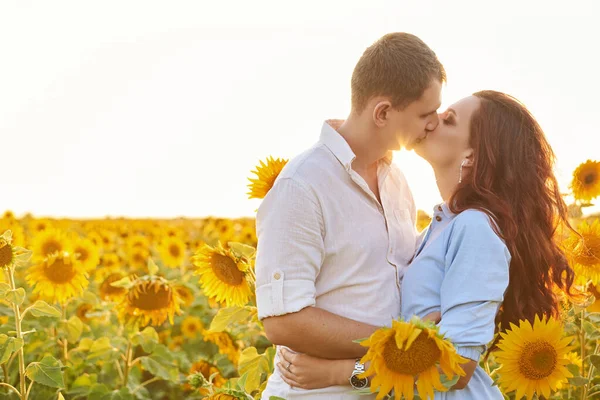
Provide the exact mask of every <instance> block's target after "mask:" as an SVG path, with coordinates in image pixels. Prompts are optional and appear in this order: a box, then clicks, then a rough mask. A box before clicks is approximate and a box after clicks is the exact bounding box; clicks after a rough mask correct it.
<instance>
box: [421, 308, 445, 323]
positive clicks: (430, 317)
mask: <svg viewBox="0 0 600 400" xmlns="http://www.w3.org/2000/svg"><path fill="white" fill-rule="evenodd" d="M441 320H442V313H441V312H439V311H434V312H432V313H429V314H427V315H426V316H425V317H423V321H433V322H434V323H435V324H436V325H437V324H439V323H440V321H441Z"/></svg>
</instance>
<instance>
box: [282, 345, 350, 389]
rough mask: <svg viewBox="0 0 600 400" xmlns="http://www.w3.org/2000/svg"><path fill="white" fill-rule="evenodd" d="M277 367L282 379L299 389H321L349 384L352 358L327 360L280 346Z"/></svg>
mask: <svg viewBox="0 0 600 400" xmlns="http://www.w3.org/2000/svg"><path fill="white" fill-rule="evenodd" d="M279 356H280V358H281V361H280V362H279V363H278V364H277V368H278V369H279V372H280V373H281V377H282V379H283V380H284V381H285V382H286V383H287V384H288V385H290V386H292V387H295V388H300V389H321V388H325V387H329V386H343V385H348V386H350V380H349V379H350V376H351V375H352V372H353V371H354V363H355V360H354V359H347V360H328V359H325V358H317V357H312V356H309V355H306V354H300V353H293V352H291V351H289V350H286V349H284V348H281V349H280V350H279Z"/></svg>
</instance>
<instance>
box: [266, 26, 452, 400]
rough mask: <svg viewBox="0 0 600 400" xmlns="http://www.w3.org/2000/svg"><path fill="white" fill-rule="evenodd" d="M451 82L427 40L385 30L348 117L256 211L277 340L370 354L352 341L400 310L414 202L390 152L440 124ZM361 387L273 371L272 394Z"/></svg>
mask: <svg viewBox="0 0 600 400" xmlns="http://www.w3.org/2000/svg"><path fill="white" fill-rule="evenodd" d="M445 80H446V74H445V71H444V68H443V66H442V64H441V63H440V62H439V60H438V59H437V57H436V55H435V53H434V52H433V51H432V50H431V49H430V48H429V47H428V46H427V45H426V44H425V43H423V42H422V41H421V40H420V39H419V38H417V37H416V36H414V35H410V34H407V33H390V34H387V35H385V36H383V37H382V38H381V39H379V40H378V41H377V42H375V43H374V44H373V45H372V46H370V47H369V48H367V49H366V51H365V52H364V54H363V55H362V57H361V58H360V60H359V61H358V64H357V65H356V67H355V69H354V72H353V74H352V85H351V86H352V109H351V112H350V115H349V116H348V118H347V119H346V120H345V121H334V120H331V121H326V122H325V123H324V125H323V129H322V132H321V136H320V140H319V141H318V143H316V144H315V145H314V146H313V147H312V148H310V149H309V150H307V151H305V152H304V153H302V154H300V155H299V156H297V157H295V158H294V159H292V160H291V161H290V162H289V163H288V164H287V165H286V167H285V168H284V169H283V171H282V172H281V174H280V175H279V177H278V178H277V180H276V182H275V184H274V186H273V188H272V189H271V190H270V191H269V193H268V194H267V196H266V197H265V199H264V200H263V202H262V204H261V206H260V208H259V210H258V214H257V218H256V224H257V235H258V250H257V257H256V296H257V304H258V313H259V318H260V319H261V320H262V321H263V324H264V328H265V333H266V335H267V337H268V338H269V340H271V341H272V342H273V343H275V344H276V345H279V346H285V347H288V348H290V349H292V350H293V351H296V352H301V353H306V354H310V355H314V356H318V357H324V358H335V359H337V358H360V357H361V356H362V355H364V353H365V349H364V348H363V347H361V346H360V345H358V344H356V343H353V340H355V339H358V338H364V337H367V336H369V335H370V334H371V333H373V332H374V330H375V329H377V328H378V327H381V326H383V325H388V326H389V325H391V320H392V319H395V318H397V317H398V316H399V315H400V298H401V297H400V290H401V279H402V276H403V271H404V268H405V267H406V266H407V263H408V262H409V260H410V259H411V258H412V256H413V253H414V251H415V243H416V230H415V219H416V209H415V206H414V202H413V199H412V195H411V193H410V190H409V188H408V187H407V184H406V181H405V178H404V176H403V175H402V173H401V172H400V170H399V169H398V168H397V167H396V166H395V165H394V164H391V152H392V151H393V150H400V148H402V147H408V148H410V147H411V146H412V145H413V144H414V143H416V142H418V141H420V140H422V139H423V138H425V137H426V135H427V134H428V132H429V131H431V130H433V129H435V127H436V126H437V124H438V116H437V109H438V108H439V107H440V97H441V87H442V83H443V82H445ZM275 362H276V363H277V362H278V358H276V360H275ZM361 367H362V366H361V365H360V363H359V362H357V371H360V368H361ZM286 368H288V369H289V368H293V366H292V365H289V363H288V365H286ZM355 372H356V371H355ZM348 378H350V377H348ZM354 386H355V387H358V386H360V385H357V384H354ZM352 390H353V389H352V387H351V386H332V387H328V388H324V389H317V390H302V389H298V388H293V387H291V386H290V385H288V384H287V383H285V382H284V381H283V380H282V379H281V376H280V375H279V373H278V371H277V369H275V372H274V374H273V375H272V376H271V377H270V378H269V382H268V384H267V388H266V390H265V392H264V393H263V399H267V400H268V399H269V397H270V396H278V397H282V398H285V399H299V398H301V399H354V398H356V399H358V398H359V396H358V395H353V394H352Z"/></svg>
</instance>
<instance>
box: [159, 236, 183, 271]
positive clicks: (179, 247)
mask: <svg viewBox="0 0 600 400" xmlns="http://www.w3.org/2000/svg"><path fill="white" fill-rule="evenodd" d="M158 252H159V254H160V258H161V260H162V261H163V263H164V264H165V265H166V266H167V267H170V268H176V267H179V266H180V265H181V264H183V262H184V261H185V243H184V242H183V240H181V239H180V238H178V237H176V236H173V237H166V238H165V239H163V240H162V242H161V243H160V245H159V246H158Z"/></svg>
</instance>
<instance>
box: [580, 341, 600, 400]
mask: <svg viewBox="0 0 600 400" xmlns="http://www.w3.org/2000/svg"><path fill="white" fill-rule="evenodd" d="M598 349H600V341H596V348H595V349H594V353H593V354H597V353H598ZM581 363H582V365H583V359H582V362H581ZM593 373H594V364H592V363H590V369H589V371H588V375H587V379H588V382H587V383H586V384H585V386H584V387H583V396H582V397H581V398H582V399H587V398H588V389H589V386H590V383H591V381H592V377H593Z"/></svg>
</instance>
